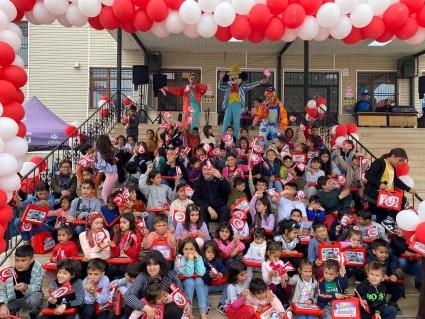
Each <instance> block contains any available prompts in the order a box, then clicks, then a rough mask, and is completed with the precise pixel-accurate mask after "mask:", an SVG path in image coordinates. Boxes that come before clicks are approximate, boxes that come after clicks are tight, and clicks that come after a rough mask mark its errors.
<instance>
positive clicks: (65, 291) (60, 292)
mask: <svg viewBox="0 0 425 319" xmlns="http://www.w3.org/2000/svg"><path fill="white" fill-rule="evenodd" d="M72 293H73V291H72V285H71V283H70V282H69V281H68V282H66V283H64V284H63V285H62V286H60V287H59V288H57V289H55V290H49V295H50V297H52V298H54V299H58V298H60V297H64V296H66V295H69V294H72Z"/></svg>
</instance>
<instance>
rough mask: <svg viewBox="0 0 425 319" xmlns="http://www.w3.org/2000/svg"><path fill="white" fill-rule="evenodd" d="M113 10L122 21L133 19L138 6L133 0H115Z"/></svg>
mask: <svg viewBox="0 0 425 319" xmlns="http://www.w3.org/2000/svg"><path fill="white" fill-rule="evenodd" d="M112 11H113V12H114V14H115V16H116V17H117V18H118V19H119V20H121V21H131V20H133V18H134V15H135V14H136V8H135V6H134V4H133V2H132V1H131V0H115V1H114V3H113V4H112Z"/></svg>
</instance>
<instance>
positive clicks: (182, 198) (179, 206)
mask: <svg viewBox="0 0 425 319" xmlns="http://www.w3.org/2000/svg"><path fill="white" fill-rule="evenodd" d="M185 186H186V184H179V185H177V186H176V193H177V199H175V200H174V201H172V202H171V204H170V211H169V214H168V224H169V229H170V231H172V232H174V230H175V227H176V226H177V223H175V222H173V221H172V214H173V212H174V211H175V210H179V211H181V212H185V211H186V208H187V207H188V206H189V205H190V204H193V200H191V199H190V198H188V197H187V195H186V191H185Z"/></svg>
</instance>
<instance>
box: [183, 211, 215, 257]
mask: <svg viewBox="0 0 425 319" xmlns="http://www.w3.org/2000/svg"><path fill="white" fill-rule="evenodd" d="M185 213H186V218H185V222H184V224H182V223H178V224H177V227H176V232H175V236H176V239H177V240H178V241H181V240H183V239H185V238H187V237H193V234H194V233H197V234H198V235H196V236H195V237H194V238H195V240H196V242H197V244H198V246H199V248H200V249H202V247H203V246H204V241H205V240H211V237H210V233H209V231H208V228H207V225H206V224H205V222H204V221H203V220H202V214H201V213H200V211H199V208H198V206H196V205H195V204H190V205H189V206H187V208H186V210H185ZM191 234H192V236H191Z"/></svg>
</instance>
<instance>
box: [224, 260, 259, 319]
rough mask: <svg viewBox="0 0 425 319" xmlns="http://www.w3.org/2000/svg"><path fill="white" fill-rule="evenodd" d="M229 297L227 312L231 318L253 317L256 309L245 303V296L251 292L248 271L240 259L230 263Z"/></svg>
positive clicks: (228, 277)
mask: <svg viewBox="0 0 425 319" xmlns="http://www.w3.org/2000/svg"><path fill="white" fill-rule="evenodd" d="M226 278H227V299H226V306H225V308H224V309H225V312H226V315H227V318H229V319H241V318H252V316H253V315H255V310H254V308H252V306H248V305H245V298H246V297H247V296H248V294H249V290H248V285H249V281H248V273H247V270H246V265H245V264H244V263H243V262H242V261H239V260H235V261H233V262H232V263H230V264H229V268H228V269H227V276H226Z"/></svg>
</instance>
